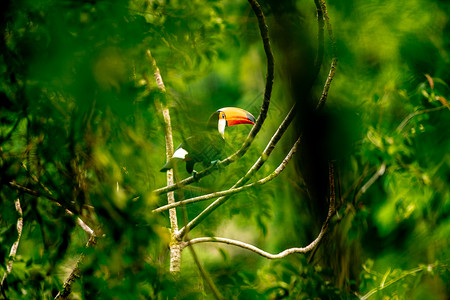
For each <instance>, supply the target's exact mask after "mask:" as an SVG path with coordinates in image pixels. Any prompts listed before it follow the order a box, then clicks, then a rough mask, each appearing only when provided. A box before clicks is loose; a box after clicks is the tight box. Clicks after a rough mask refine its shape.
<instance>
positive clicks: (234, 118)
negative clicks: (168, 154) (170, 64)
mask: <svg viewBox="0 0 450 300" xmlns="http://www.w3.org/2000/svg"><path fill="white" fill-rule="evenodd" d="M238 124H251V125H254V124H255V117H253V115H252V114H251V113H249V112H248V111H245V110H243V109H241V108H236V107H224V108H221V109H219V110H217V111H216V112H214V113H213V114H212V115H211V116H210V117H209V120H208V123H207V127H206V130H205V131H204V132H201V133H199V134H196V135H194V136H191V137H189V138H187V139H186V140H185V141H184V142H183V143H182V144H181V145H180V146H178V148H177V149H176V150H175V151H174V154H173V156H172V158H171V159H170V160H169V161H168V162H167V163H166V164H165V165H164V166H163V167H162V169H161V172H165V171H167V170H169V169H171V168H173V167H174V166H175V164H176V162H177V161H185V162H186V171H187V172H188V173H192V172H193V171H194V164H195V163H197V162H201V163H203V165H204V166H205V167H207V166H209V165H210V164H211V162H213V161H216V160H218V159H219V158H220V154H221V152H222V149H223V148H224V147H225V128H226V127H227V126H233V125H238Z"/></svg>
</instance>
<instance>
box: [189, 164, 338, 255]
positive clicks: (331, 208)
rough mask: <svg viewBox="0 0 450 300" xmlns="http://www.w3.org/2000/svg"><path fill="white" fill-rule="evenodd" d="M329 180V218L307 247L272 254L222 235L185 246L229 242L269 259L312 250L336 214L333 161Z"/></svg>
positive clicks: (194, 241)
mask: <svg viewBox="0 0 450 300" xmlns="http://www.w3.org/2000/svg"><path fill="white" fill-rule="evenodd" d="M329 176H330V178H329V180H330V204H329V209H328V215H327V218H326V219H325V221H324V222H323V224H322V228H321V229H320V232H319V234H318V236H317V237H316V239H315V240H314V241H312V242H311V243H310V244H309V245H308V246H306V247H302V248H289V249H286V250H284V251H282V252H280V253H278V254H271V253H269V252H266V251H264V250H261V249H259V248H258V247H255V246H253V245H251V244H247V243H244V242H241V241H237V240H232V239H227V238H222V237H200V238H195V239H192V240H188V241H186V242H185V243H184V244H183V247H186V246H189V245H194V244H199V243H210V242H216V243H224V244H228V245H233V246H237V247H241V248H243V249H247V250H250V251H253V252H255V253H256V254H259V255H261V256H263V257H265V258H269V259H277V258H283V257H286V256H288V255H290V254H294V253H303V254H304V253H307V252H310V251H311V250H313V249H314V248H315V247H316V246H317V245H318V244H319V242H320V241H321V240H322V238H323V237H324V235H325V233H326V232H327V230H328V223H329V221H330V219H331V217H332V216H333V215H334V213H335V200H336V199H335V195H336V192H335V185H334V165H333V164H332V163H330V166H329Z"/></svg>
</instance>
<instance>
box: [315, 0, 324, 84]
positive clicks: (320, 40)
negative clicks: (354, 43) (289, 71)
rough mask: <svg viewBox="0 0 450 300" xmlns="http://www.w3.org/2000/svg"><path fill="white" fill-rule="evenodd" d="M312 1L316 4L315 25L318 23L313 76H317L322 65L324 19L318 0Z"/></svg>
mask: <svg viewBox="0 0 450 300" xmlns="http://www.w3.org/2000/svg"><path fill="white" fill-rule="evenodd" d="M314 3H315V4H316V10H317V25H318V28H317V29H318V32H317V56H316V60H315V62H314V69H315V70H314V78H316V77H317V75H318V74H319V72H320V68H321V66H322V62H323V54H324V46H323V44H324V43H323V41H324V20H323V12H322V7H321V6H320V3H319V0H314Z"/></svg>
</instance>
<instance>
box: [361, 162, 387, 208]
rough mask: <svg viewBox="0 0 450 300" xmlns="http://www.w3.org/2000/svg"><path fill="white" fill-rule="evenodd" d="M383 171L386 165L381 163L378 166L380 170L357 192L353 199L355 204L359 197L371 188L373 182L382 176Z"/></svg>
mask: <svg viewBox="0 0 450 300" xmlns="http://www.w3.org/2000/svg"><path fill="white" fill-rule="evenodd" d="M385 171H386V164H385V163H382V164H381V165H380V168H379V169H378V170H377V171H376V172H375V174H373V176H372V177H370V179H369V180H367V182H366V183H365V184H364V185H363V186H362V187H361V189H360V190H359V191H358V193H356V195H355V199H354V202H355V203H356V201H357V200H358V199H359V198H360V197H361V195H362V194H364V193H365V192H366V191H367V190H368V189H369V188H370V187H371V186H372V184H374V183H375V181H377V179H378V178H380V177H381V176H383V174H384V172H385Z"/></svg>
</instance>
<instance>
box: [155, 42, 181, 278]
mask: <svg viewBox="0 0 450 300" xmlns="http://www.w3.org/2000/svg"><path fill="white" fill-rule="evenodd" d="M147 58H148V59H149V60H150V62H151V64H152V68H153V72H154V75H155V80H156V84H157V85H158V88H159V89H160V91H161V92H162V94H163V95H164V96H165V94H166V87H165V86H164V82H163V80H162V77H161V73H160V71H159V68H158V66H157V65H156V61H155V59H154V58H153V56H152V54H151V52H150V50H147ZM164 102H165V101H164ZM155 106H156V109H157V110H160V111H161V112H162V115H163V118H164V133H165V134H164V135H165V142H166V159H167V161H169V160H170V159H171V158H172V155H173V137H172V125H171V121H170V113H169V108H168V107H167V105H166V104H162V103H159V101H157V100H155ZM173 172H174V171H173V170H172V169H170V170H167V172H166V173H167V185H168V186H169V185H173V184H174V174H173ZM167 203H168V204H173V203H175V194H174V192H169V193H167ZM169 220H170V227H171V230H172V234H171V241H170V272H171V273H174V274H178V273H179V272H180V268H181V247H180V242H179V241H178V240H177V232H178V220H177V211H176V209H175V208H171V209H170V210H169Z"/></svg>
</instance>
